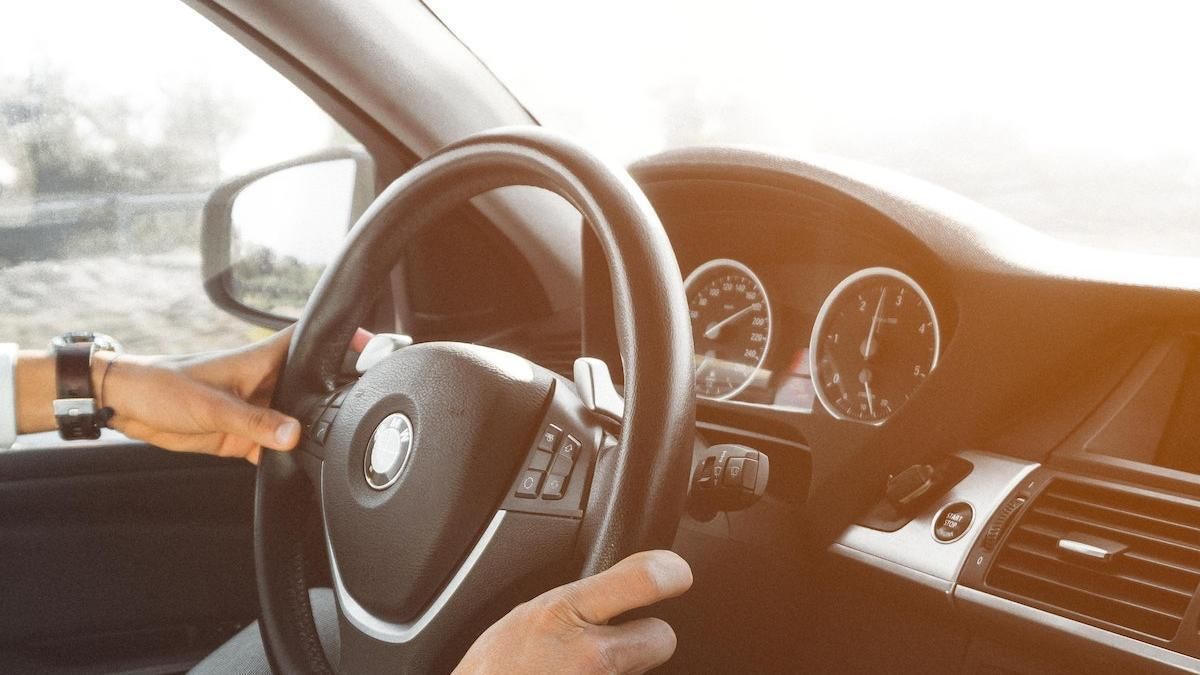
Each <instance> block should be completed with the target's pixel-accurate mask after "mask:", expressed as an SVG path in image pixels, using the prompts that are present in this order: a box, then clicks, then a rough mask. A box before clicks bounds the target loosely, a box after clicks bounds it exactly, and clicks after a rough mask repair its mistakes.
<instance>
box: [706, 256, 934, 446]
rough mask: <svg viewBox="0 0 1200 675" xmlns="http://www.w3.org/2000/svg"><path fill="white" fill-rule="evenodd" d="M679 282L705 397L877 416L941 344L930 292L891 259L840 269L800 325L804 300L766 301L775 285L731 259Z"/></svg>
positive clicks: (889, 410)
mask: <svg viewBox="0 0 1200 675" xmlns="http://www.w3.org/2000/svg"><path fill="white" fill-rule="evenodd" d="M684 290H685V292H686V293H687V298H688V307H689V310H690V318H691V324H692V338H693V342H694V344H695V355H694V362H695V372H696V393H697V395H698V396H700V397H702V398H706V399H712V400H720V401H734V402H739V403H746V404H752V405H766V406H771V407H774V408H781V409H786V410H792V411H796V412H805V413H806V412H811V411H812V410H813V409H814V408H815V407H816V406H818V405H819V406H821V407H823V408H824V410H825V411H826V412H827V413H828V414H829V415H831V416H833V417H835V418H837V419H840V420H846V421H850V422H857V423H863V424H870V425H880V424H883V423H884V422H886V421H887V420H888V419H889V418H890V417H891V416H892V415H893V414H895V413H896V412H897V411H898V410H899V409H900V408H901V407H903V405H904V404H905V403H906V402H907V401H908V400H909V399H910V398H911V397H912V396H913V394H914V393H915V392H916V391H917V389H918V388H919V387H920V385H921V383H922V382H923V381H924V380H925V378H926V377H928V376H929V374H930V373H932V372H933V370H934V368H936V367H937V363H938V358H939V356H940V353H941V339H942V338H941V330H940V327H939V325H938V316H937V312H936V310H935V309H934V306H933V303H932V301H931V300H930V298H929V295H928V294H927V293H926V292H925V290H924V289H923V288H922V287H921V285H920V284H919V283H918V282H917V281H916V280H915V279H913V278H912V277H911V276H909V275H908V274H906V273H905V272H903V271H901V270H898V269H894V268H891V267H866V268H862V269H858V270H856V271H854V272H852V273H850V274H848V275H846V276H845V277H844V278H843V279H842V280H841V281H840V282H839V283H837V284H836V285H834V286H833V287H832V288H830V289H829V290H828V291H827V293H826V294H825V296H824V301H823V302H822V303H821V305H820V307H819V309H817V311H816V315H815V318H813V319H811V323H810V325H808V326H804V325H803V324H804V323H806V321H805V319H807V318H808V317H809V316H811V315H810V314H807V315H806V313H805V311H804V308H799V309H796V308H792V307H790V306H789V307H788V308H787V309H786V310H785V309H784V307H783V304H784V303H778V304H773V302H772V300H773V298H772V296H773V295H774V294H775V290H776V289H775V288H768V286H767V285H765V284H764V283H763V281H762V279H761V278H760V276H759V274H758V273H757V272H756V271H755V270H754V269H752V268H751V267H750V266H749V265H747V264H746V263H744V262H742V261H739V260H734V259H731V258H717V259H712V260H708V261H707V262H704V263H702V264H700V265H698V266H696V267H695V269H693V270H692V271H691V273H690V274H688V275H687V278H686V280H685V281H684ZM785 317H786V318H785ZM800 317H804V318H800ZM781 319H783V320H784V321H786V322H788V323H789V324H790V325H788V326H787V329H786V330H783V329H781V328H782V327H781V326H779V325H777V324H778V323H779V322H780V320H781Z"/></svg>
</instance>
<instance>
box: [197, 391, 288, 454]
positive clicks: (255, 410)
mask: <svg viewBox="0 0 1200 675" xmlns="http://www.w3.org/2000/svg"><path fill="white" fill-rule="evenodd" d="M209 418H210V419H209V421H210V423H211V430H212V431H219V432H222V433H226V434H233V435H235V436H240V437H242V438H244V439H246V440H249V441H253V442H254V443H255V444H257V445H262V446H265V447H268V448H273V449H275V450H291V449H292V448H294V447H296V443H297V442H299V441H300V423H299V422H297V421H296V420H295V419H294V418H292V417H288V416H287V415H284V414H283V413H281V412H279V411H278V410H272V409H270V408H264V407H261V406H256V405H251V404H249V403H246V402H245V401H242V400H241V399H238V398H237V397H235V396H231V395H229V394H225V393H224V392H214V393H213V402H212V405H211V408H210V409H209Z"/></svg>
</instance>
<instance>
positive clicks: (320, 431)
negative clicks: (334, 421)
mask: <svg viewBox="0 0 1200 675" xmlns="http://www.w3.org/2000/svg"><path fill="white" fill-rule="evenodd" d="M328 435H329V422H326V421H325V420H321V421H320V422H317V426H315V427H313V438H314V439H316V441H317V442H318V443H320V444H321V445H325V437H326V436H328Z"/></svg>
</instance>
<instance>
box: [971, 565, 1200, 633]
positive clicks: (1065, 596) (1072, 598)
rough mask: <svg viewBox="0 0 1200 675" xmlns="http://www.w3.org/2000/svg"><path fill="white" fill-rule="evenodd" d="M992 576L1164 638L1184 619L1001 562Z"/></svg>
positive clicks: (1058, 603)
mask: <svg viewBox="0 0 1200 675" xmlns="http://www.w3.org/2000/svg"><path fill="white" fill-rule="evenodd" d="M990 576H991V577H993V578H994V579H995V581H994V582H993V584H994V585H997V586H1001V587H1006V588H1011V589H1012V590H1013V591H1014V592H1016V593H1017V594H1018V595H1023V596H1025V597H1029V598H1033V599H1036V600H1038V601H1041V602H1045V603H1046V604H1049V605H1051V606H1054V607H1057V608H1059V609H1062V610H1065V611H1068V612H1073V613H1075V614H1081V615H1083V616H1088V617H1092V618H1094V619H1098V620H1100V621H1103V622H1105V623H1109V624H1113V625H1117V626H1123V627H1125V628H1128V629H1130V630H1133V631H1135V632H1137V633H1141V634H1143V635H1146V636H1149V637H1153V638H1158V639H1161V640H1166V639H1170V638H1171V637H1172V636H1173V635H1174V634H1175V632H1176V631H1178V630H1179V625H1180V623H1181V621H1180V620H1179V619H1176V618H1174V617H1172V616H1169V615H1163V614H1161V613H1157V612H1153V611H1146V610H1143V609H1142V608H1140V607H1138V606H1136V605H1129V604H1128V603H1122V602H1114V601H1111V600H1108V599H1107V598H1103V597H1102V596H1098V595H1095V594H1092V593H1086V592H1084V591H1080V590H1079V589H1077V588H1074V587H1072V586H1069V585H1067V584H1061V583H1058V582H1055V581H1050V580H1047V579H1043V578H1042V577H1040V576H1037V575H1031V574H1028V573H1025V572H1022V571H1020V570H1014V569H1011V568H1009V567H1007V566H1004V565H999V564H997V566H996V568H995V569H994V570H993V571H992V573H991V575H990Z"/></svg>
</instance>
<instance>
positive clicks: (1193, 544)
mask: <svg viewBox="0 0 1200 675" xmlns="http://www.w3.org/2000/svg"><path fill="white" fill-rule="evenodd" d="M1018 518H1019V520H1018V521H1017V523H1016V526H1015V527H1014V528H1013V530H1012V532H1011V534H1010V535H1009V537H1008V539H1007V540H1006V541H1005V542H1004V544H1003V545H1002V547H1001V549H1000V551H998V552H997V556H996V560H995V563H994V564H993V565H992V569H991V570H990V571H989V572H988V578H987V583H988V585H989V586H991V587H993V588H996V589H998V590H1001V591H1006V592H1008V593H1011V594H1014V595H1017V596H1021V597H1024V598H1028V599H1030V600H1033V601H1035V602H1038V603H1040V604H1042V605H1044V606H1049V607H1050V608H1057V609H1058V610H1061V611H1065V612H1069V613H1071V614H1072V615H1082V616H1086V617H1090V618H1092V619H1095V620H1097V621H1100V622H1103V623H1105V624H1108V625H1114V626H1121V627H1124V628H1126V629H1128V630H1130V631H1133V632H1134V633H1136V634H1138V635H1142V636H1145V637H1147V638H1154V639H1157V640H1161V641H1166V640H1170V639H1171V638H1173V637H1174V636H1175V635H1176V633H1178V631H1179V629H1180V626H1182V624H1183V618H1184V616H1185V614H1186V613H1187V609H1188V607H1189V605H1190V604H1191V602H1192V598H1193V594H1194V593H1195V592H1196V589H1197V586H1200V509H1198V508H1195V507H1194V506H1192V505H1189V504H1188V503H1186V502H1183V501H1172V500H1169V499H1165V498H1164V499H1156V498H1154V497H1152V496H1148V495H1146V494H1145V493H1141V492H1136V491H1132V490H1123V489H1119V488H1116V487H1108V486H1101V485H1095V484H1091V483H1085V482H1080V481H1073V480H1068V479H1064V478H1056V479H1054V480H1052V481H1051V482H1050V484H1049V485H1047V486H1046V489H1045V490H1043V492H1042V493H1041V494H1040V495H1038V496H1037V497H1036V498H1035V499H1034V500H1033V502H1032V503H1031V504H1029V506H1028V507H1027V508H1026V509H1025V510H1024V512H1023V513H1021V515H1020V516H1018ZM1070 536H1078V537H1083V538H1085V541H1086V537H1087V536H1093V537H1100V538H1102V539H1106V540H1110V541H1112V542H1115V543H1119V544H1122V545H1124V546H1125V548H1124V549H1122V550H1120V552H1118V553H1116V554H1115V555H1114V556H1113V557H1112V558H1111V559H1109V560H1107V561H1100V560H1089V559H1087V558H1083V557H1078V556H1076V555H1073V554H1071V553H1067V552H1064V551H1061V550H1059V548H1058V542H1059V540H1061V539H1063V538H1066V537H1070Z"/></svg>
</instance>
